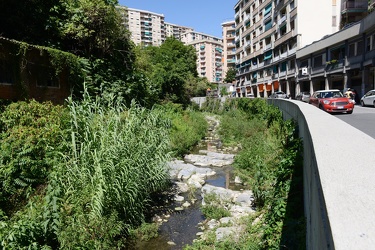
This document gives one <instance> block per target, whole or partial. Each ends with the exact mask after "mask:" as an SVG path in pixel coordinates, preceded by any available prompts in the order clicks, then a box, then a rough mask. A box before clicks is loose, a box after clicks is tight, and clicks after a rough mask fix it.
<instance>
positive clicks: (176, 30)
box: [164, 22, 194, 40]
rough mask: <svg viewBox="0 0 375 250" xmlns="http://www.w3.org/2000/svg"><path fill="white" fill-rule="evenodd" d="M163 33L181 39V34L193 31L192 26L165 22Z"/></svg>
mask: <svg viewBox="0 0 375 250" xmlns="http://www.w3.org/2000/svg"><path fill="white" fill-rule="evenodd" d="M164 24H165V35H166V36H167V37H174V38H176V39H178V40H181V35H182V34H184V33H187V32H192V31H194V29H193V28H190V27H185V26H181V25H177V24H172V23H167V22H165V23H164Z"/></svg>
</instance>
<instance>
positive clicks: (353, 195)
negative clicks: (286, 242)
mask: <svg viewBox="0 0 375 250" xmlns="http://www.w3.org/2000/svg"><path fill="white" fill-rule="evenodd" d="M268 103H269V104H272V105H275V106H277V107H278V108H279V109H280V110H281V111H282V113H283V117H284V119H294V120H296V121H297V123H298V127H299V135H300V137H301V138H302V139H303V147H304V150H303V157H304V164H303V168H304V169H303V175H304V177H303V180H304V207H305V217H306V227H307V228H306V248H307V249H317V250H322V249H340V250H341V249H342V250H344V249H345V250H347V249H361V250H363V249H375V159H374V158H375V139H373V138H371V137H370V136H368V135H366V134H365V133H363V132H361V131H360V130H358V129H356V128H354V127H352V126H350V125H349V124H347V123H345V122H343V121H341V120H340V119H338V118H337V117H335V115H330V114H328V113H326V112H324V111H322V110H320V109H318V108H316V107H315V106H312V105H310V104H307V103H304V102H300V101H295V100H285V99H269V100H268ZM354 112H355V111H354Z"/></svg>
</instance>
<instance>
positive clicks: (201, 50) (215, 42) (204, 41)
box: [181, 31, 224, 83]
mask: <svg viewBox="0 0 375 250" xmlns="http://www.w3.org/2000/svg"><path fill="white" fill-rule="evenodd" d="M181 41H182V42H183V43H184V44H186V45H192V46H193V47H194V48H195V50H196V52H197V58H198V59H197V71H198V75H199V76H201V77H206V78H207V79H208V81H210V82H213V83H221V82H222V81H223V54H224V51H223V40H222V39H221V38H218V37H214V36H211V35H207V34H203V33H199V32H194V31H191V32H187V33H185V34H182V36H181Z"/></svg>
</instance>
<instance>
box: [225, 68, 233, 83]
mask: <svg viewBox="0 0 375 250" xmlns="http://www.w3.org/2000/svg"><path fill="white" fill-rule="evenodd" d="M234 80H236V69H235V68H229V69H228V70H227V74H226V75H225V79H224V82H226V83H232V82H233V81H234Z"/></svg>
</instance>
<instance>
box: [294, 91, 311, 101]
mask: <svg viewBox="0 0 375 250" xmlns="http://www.w3.org/2000/svg"><path fill="white" fill-rule="evenodd" d="M310 96H311V95H310V92H300V93H299V94H298V95H296V100H300V101H303V102H309V100H310Z"/></svg>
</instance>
